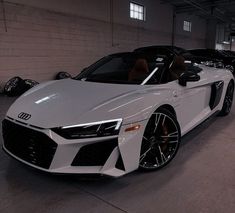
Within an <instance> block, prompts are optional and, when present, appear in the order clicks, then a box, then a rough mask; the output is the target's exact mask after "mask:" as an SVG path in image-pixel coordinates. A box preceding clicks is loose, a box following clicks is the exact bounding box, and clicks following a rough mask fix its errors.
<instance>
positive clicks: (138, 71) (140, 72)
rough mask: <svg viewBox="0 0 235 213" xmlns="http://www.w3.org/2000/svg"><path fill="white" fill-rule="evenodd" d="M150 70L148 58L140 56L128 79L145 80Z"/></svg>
mask: <svg viewBox="0 0 235 213" xmlns="http://www.w3.org/2000/svg"><path fill="white" fill-rule="evenodd" d="M148 72H149V68H148V63H147V61H146V59H144V58H139V59H137V60H136V62H135V65H134V67H133V68H132V70H131V71H130V72H129V75H128V81H136V80H144V78H145V77H146V76H147V74H148Z"/></svg>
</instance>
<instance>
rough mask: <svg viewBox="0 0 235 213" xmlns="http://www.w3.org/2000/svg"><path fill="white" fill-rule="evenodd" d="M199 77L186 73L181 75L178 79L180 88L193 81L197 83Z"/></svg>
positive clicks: (192, 73) (189, 72)
mask: <svg viewBox="0 0 235 213" xmlns="http://www.w3.org/2000/svg"><path fill="white" fill-rule="evenodd" d="M199 80H200V76H199V75H198V74H196V73H194V72H191V71H188V72H185V73H182V74H181V75H180V77H179V84H180V85H181V86H184V87H185V86H187V82H194V81H199Z"/></svg>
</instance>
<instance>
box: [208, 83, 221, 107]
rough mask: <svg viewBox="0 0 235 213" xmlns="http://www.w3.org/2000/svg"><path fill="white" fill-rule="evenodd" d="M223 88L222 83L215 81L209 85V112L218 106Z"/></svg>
mask: <svg viewBox="0 0 235 213" xmlns="http://www.w3.org/2000/svg"><path fill="white" fill-rule="evenodd" d="M223 88H224V82H223V81H217V82H215V83H213V84H212V85H211V97H210V102H209V106H210V108H211V110H213V109H214V108H215V107H216V106H217V105H218V104H219V102H220V99H221V95H222V92H223Z"/></svg>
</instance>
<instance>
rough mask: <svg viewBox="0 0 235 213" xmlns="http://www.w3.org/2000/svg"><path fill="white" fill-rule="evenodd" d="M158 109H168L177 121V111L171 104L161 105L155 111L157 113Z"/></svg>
mask: <svg viewBox="0 0 235 213" xmlns="http://www.w3.org/2000/svg"><path fill="white" fill-rule="evenodd" d="M158 109H166V110H168V111H169V112H171V113H172V114H173V115H174V116H175V117H176V119H177V114H176V111H175V109H174V107H173V106H171V105H170V104H164V105H161V106H159V107H158V108H157V109H156V110H155V111H157V110H158Z"/></svg>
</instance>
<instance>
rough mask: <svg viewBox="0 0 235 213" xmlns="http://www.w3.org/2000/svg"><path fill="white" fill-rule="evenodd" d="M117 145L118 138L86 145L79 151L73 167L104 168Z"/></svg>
mask: <svg viewBox="0 0 235 213" xmlns="http://www.w3.org/2000/svg"><path fill="white" fill-rule="evenodd" d="M117 145H118V139H117V138H115V139H111V140H106V141H104V142H97V143H93V144H89V145H85V146H83V147H82V148H81V149H80V150H79V151H78V153H77V155H76V157H75V158H74V160H73V162H72V164H71V165H72V166H103V165H104V164H105V162H106V161H107V160H108V158H109V156H110V155H111V153H112V151H113V150H114V148H115V147H117Z"/></svg>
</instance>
